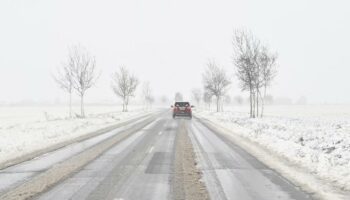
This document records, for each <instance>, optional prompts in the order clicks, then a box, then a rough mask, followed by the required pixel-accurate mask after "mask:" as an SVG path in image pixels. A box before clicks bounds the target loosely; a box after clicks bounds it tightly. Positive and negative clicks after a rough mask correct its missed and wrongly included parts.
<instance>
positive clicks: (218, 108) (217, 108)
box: [216, 96, 220, 112]
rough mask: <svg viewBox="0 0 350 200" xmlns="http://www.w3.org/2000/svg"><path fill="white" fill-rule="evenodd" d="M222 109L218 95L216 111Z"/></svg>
mask: <svg viewBox="0 0 350 200" xmlns="http://www.w3.org/2000/svg"><path fill="white" fill-rule="evenodd" d="M219 111H220V98H219V97H218V96H216V112H219Z"/></svg>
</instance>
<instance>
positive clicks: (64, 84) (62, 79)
mask: <svg viewBox="0 0 350 200" xmlns="http://www.w3.org/2000/svg"><path fill="white" fill-rule="evenodd" d="M53 78H54V80H55V81H56V83H57V84H58V86H59V87H60V88H61V89H62V90H64V91H65V92H67V93H68V94H69V118H72V92H73V74H72V70H71V68H70V67H69V65H68V64H63V65H62V67H61V68H58V69H57V75H53Z"/></svg>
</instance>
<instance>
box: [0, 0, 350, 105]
mask: <svg viewBox="0 0 350 200" xmlns="http://www.w3.org/2000/svg"><path fill="white" fill-rule="evenodd" d="M349 6H350V3H349V2H348V1H345V0H342V1H340V0H337V1H325V0H324V1H317V0H310V1H307V2H306V1H302V0H296V1H290V2H285V1H283V2H282V1H277V0H268V1H264V2H262V1H258V0H255V1H253V0H252V1H243V0H235V1H199V0H198V1H161V0H152V1H147V3H146V2H144V1H123V2H122V1H120V2H119V1H118V2H115V1H107V0H105V1H83V0H79V1H67V0H62V1H44V0H34V1H25V0H21V1H14V0H12V1H10V0H6V1H2V2H0V24H1V25H2V26H1V28H0V29H1V32H0V55H1V56H0V90H1V95H0V103H1V102H7V103H12V102H21V101H34V102H56V101H58V100H59V101H60V102H65V101H66V99H67V95H66V94H65V93H64V92H63V91H62V90H60V89H59V88H58V87H57V85H56V83H55V82H54V81H53V79H52V76H51V75H52V74H53V73H55V71H56V68H57V67H59V66H60V65H61V63H62V62H64V61H65V60H66V57H67V54H68V47H70V46H72V45H75V44H81V45H83V46H84V47H86V48H87V49H88V50H89V51H90V53H91V54H92V55H94V56H95V57H96V60H97V67H98V69H99V70H100V71H102V75H101V77H100V79H99V80H98V82H97V85H96V87H94V88H92V89H91V90H88V91H87V95H86V101H87V102H94V103H96V102H113V101H118V98H117V97H116V96H115V95H114V94H113V93H112V90H111V87H110V78H111V73H112V72H114V71H116V70H117V68H118V67H119V66H121V65H124V66H126V67H128V68H129V69H130V71H132V72H133V73H134V74H135V75H136V76H138V77H139V79H140V83H141V84H140V86H139V88H141V86H142V82H143V81H150V83H151V86H152V90H153V91H154V92H153V93H154V95H155V96H156V97H157V98H159V97H160V96H162V95H167V96H168V97H169V99H170V98H173V97H174V94H175V92H181V93H183V94H184V95H185V98H186V99H189V97H190V91H191V90H192V89H193V88H201V89H202V86H201V83H202V81H201V79H202V75H201V74H202V72H203V71H204V68H205V64H206V63H207V61H208V59H215V60H216V62H217V63H219V64H220V65H221V66H224V67H225V68H226V69H227V72H228V73H229V74H230V75H231V77H232V79H233V84H232V86H231V88H230V91H229V95H231V96H237V95H240V96H247V95H248V94H247V92H241V91H240V89H239V87H238V82H237V79H236V78H235V75H234V74H235V72H234V66H233V64H232V54H233V50H232V44H231V40H232V34H233V30H234V29H236V28H245V29H249V30H251V31H252V32H253V33H254V34H255V35H256V36H257V37H259V38H260V39H261V40H262V41H264V42H266V43H267V44H269V47H270V48H271V49H272V50H273V51H276V52H277V53H278V55H279V58H278V65H279V67H278V75H277V77H276V79H275V81H274V82H273V86H272V87H271V88H270V89H269V90H268V93H269V94H271V95H272V96H274V97H275V98H290V99H292V100H293V101H297V100H298V99H299V98H300V97H303V96H304V97H306V98H307V100H308V103H311V104H323V103H328V104H339V103H344V104H349V103H350V94H349V93H347V91H349V90H350V84H346V80H347V78H348V74H350V68H349V67H350V60H349V59H347V56H348V52H347V51H348V47H349V46H350V39H349V37H348V35H350V24H349V23H348V19H349V18H350V13H349V12H348V11H347V10H348V8H349ZM75 99H78V98H77V97H75Z"/></svg>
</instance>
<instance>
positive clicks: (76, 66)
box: [67, 46, 99, 117]
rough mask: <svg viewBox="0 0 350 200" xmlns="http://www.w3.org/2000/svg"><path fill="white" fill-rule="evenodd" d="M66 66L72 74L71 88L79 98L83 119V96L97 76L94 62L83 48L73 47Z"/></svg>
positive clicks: (93, 83)
mask: <svg viewBox="0 0 350 200" xmlns="http://www.w3.org/2000/svg"><path fill="white" fill-rule="evenodd" d="M67 66H68V68H69V70H70V71H71V74H72V78H73V79H72V80H73V88H74V89H75V90H76V92H77V93H78V95H79V96H80V111H81V112H80V117H85V112H84V95H85V93H86V91H87V90H88V89H90V88H91V87H92V86H94V85H95V83H96V80H97V78H98V76H99V75H97V74H96V73H97V72H96V60H95V58H94V57H93V56H91V55H90V54H89V52H88V51H87V50H86V49H85V48H83V47H81V46H73V48H72V49H71V51H70V54H69V57H68V64H67Z"/></svg>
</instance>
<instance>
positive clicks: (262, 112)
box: [261, 86, 266, 118]
mask: <svg viewBox="0 0 350 200" xmlns="http://www.w3.org/2000/svg"><path fill="white" fill-rule="evenodd" d="M265 98H266V86H265V87H264V96H263V97H261V101H262V104H261V118H262V117H263V115H264V107H265Z"/></svg>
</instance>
